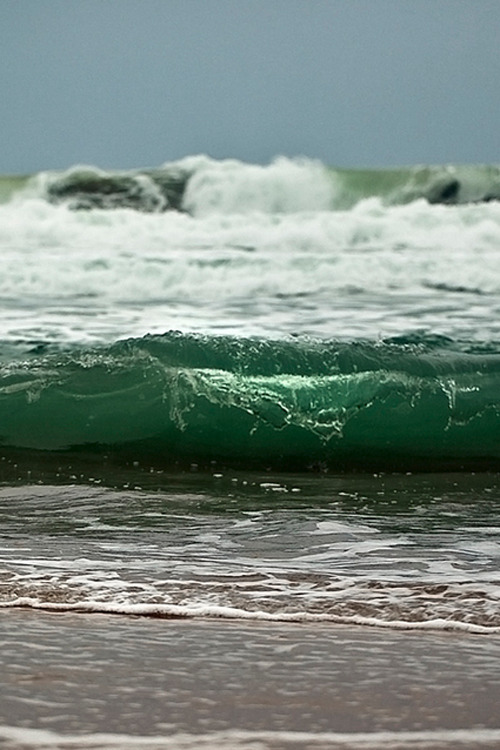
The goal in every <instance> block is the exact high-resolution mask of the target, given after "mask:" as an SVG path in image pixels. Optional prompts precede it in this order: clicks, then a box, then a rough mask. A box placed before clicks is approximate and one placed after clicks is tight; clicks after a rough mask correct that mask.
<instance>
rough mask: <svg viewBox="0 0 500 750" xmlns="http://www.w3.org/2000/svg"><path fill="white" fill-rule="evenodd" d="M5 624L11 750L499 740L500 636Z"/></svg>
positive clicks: (5, 703)
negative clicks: (499, 676)
mask: <svg viewBox="0 0 500 750" xmlns="http://www.w3.org/2000/svg"><path fill="white" fill-rule="evenodd" d="M0 631H1V640H2V644H3V646H2V651H1V654H0V665H1V670H0V671H1V674H2V676H3V677H2V682H3V683H4V688H3V692H4V698H3V700H2V702H1V705H0V739H3V740H4V742H6V743H7V744H6V748H8V749H9V750H14V749H16V750H18V749H19V750H20V749H21V748H23V749H24V748H43V747H47V748H48V747H52V748H58V747H61V748H63V747H64V748H77V747H82V748H84V747H93V748H97V747H99V748H101V747H102V748H104V747H114V748H119V747H123V748H132V747H134V746H137V747H140V746H148V747H150V748H151V747H155V742H156V743H157V745H156V746H157V747H161V746H163V747H178V748H182V749H184V748H195V747H200V748H205V747H206V748H210V747H214V748H215V747H219V748H225V747H227V748H239V747H241V748H251V749H252V750H254V748H259V750H260V749H261V748H273V749H274V748H280V749H281V748H292V747H295V748H296V747H311V748H321V747H336V746H338V747H346V746H349V747H351V748H353V747H360V748H362V747H366V748H370V749H372V748H378V747H380V748H382V747H384V748H389V747H391V748H392V747H394V748H406V747H408V748H410V747H411V748H420V747H421V748H424V747H425V748H426V750H428V749H429V748H436V749H437V748H446V749H447V750H452V748H455V747H460V748H470V749H471V750H472V749H473V748H479V747H481V748H482V747H484V748H490V747H491V748H494V747H498V745H499V744H500V722H498V718H497V714H498V711H497V707H498V704H499V702H500V686H499V685H498V679H497V675H498V663H499V658H500V639H499V638H498V637H484V636H481V637H479V636H476V635H469V634H463V633H457V632H449V631H447V632H436V631H433V632H429V631H427V632H422V631H393V630H387V629H381V628H375V627H370V628H365V627H359V626H358V627H357V626H347V625H335V624H327V623H314V624H310V623H294V624H286V623H267V622H261V623H259V622H256V621H252V622H245V621H237V620H232V621H230V622H229V621H221V620H218V621H214V620H209V619H205V620H203V619H201V618H200V619H197V620H185V619H183V620H179V619H169V620H165V619H158V618H147V617H141V618H139V617H127V616H122V617H117V616H116V615H105V614H81V613H78V614H75V613H48V612H46V611H45V612H44V611H41V610H14V609H12V610H3V611H2V612H1V613H0ZM158 743H160V744H158ZM349 743H350V744H349Z"/></svg>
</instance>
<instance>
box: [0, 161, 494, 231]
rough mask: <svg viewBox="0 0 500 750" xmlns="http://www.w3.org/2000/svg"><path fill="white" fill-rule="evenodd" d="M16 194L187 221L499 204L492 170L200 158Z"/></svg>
mask: <svg viewBox="0 0 500 750" xmlns="http://www.w3.org/2000/svg"><path fill="white" fill-rule="evenodd" d="M20 189H24V190H26V191H27V192H28V193H30V194H31V195H33V194H37V195H39V196H41V197H44V198H45V199H46V200H48V201H49V202H51V203H55V204H58V203H65V204H67V205H68V206H69V207H70V208H73V209H92V208H100V209H115V208H132V209H135V210H139V211H144V212H153V213H155V212H163V211H167V210H175V211H183V212H187V213H190V214H192V215H195V216H200V215H206V214H211V213H224V214H228V213H229V214H234V213H249V212H254V211H262V212H264V213H294V212H297V211H307V210H315V211H324V210H335V209H337V210H339V209H348V208H351V207H353V206H354V205H356V204H357V203H359V202H360V201H361V200H364V199H367V198H374V197H375V198H380V199H381V201H382V202H383V203H384V204H385V205H400V204H406V203H410V202H412V201H414V200H419V199H424V200H426V201H428V202H429V203H431V204H435V203H440V204H447V205H453V204H464V203H476V202H484V201H491V200H499V199H500V166H497V165H443V166H425V165H422V166H413V167H400V168H392V169H335V168H332V167H327V166H325V165H323V164H322V163H321V162H319V161H314V160H310V159H305V158H301V159H288V158H284V157H280V158H277V159H275V160H274V161H273V162H271V163H270V164H268V165H264V166H262V165H257V164H246V163H243V162H240V161H237V160H235V159H226V160H219V161H217V160H214V159H211V158H209V157H207V156H203V155H200V156H190V157H186V158H185V159H181V160H179V161H177V162H171V163H167V164H165V165H163V166H161V167H158V168H149V169H136V170H128V171H123V170H121V171H120V170H115V171H109V170H108V171H106V170H103V169H99V168H97V167H92V166H74V167H72V168H70V169H68V170H66V171H62V172H44V173H41V174H39V175H35V176H34V177H33V178H31V180H29V181H27V180H26V178H13V177H4V178H0V199H3V200H5V199H6V198H8V197H10V196H11V195H12V193H13V192H15V191H18V190H20Z"/></svg>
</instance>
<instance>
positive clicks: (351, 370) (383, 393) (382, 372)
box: [0, 332, 500, 469]
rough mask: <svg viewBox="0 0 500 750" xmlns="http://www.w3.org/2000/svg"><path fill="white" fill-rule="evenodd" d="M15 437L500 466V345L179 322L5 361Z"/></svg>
mask: <svg viewBox="0 0 500 750" xmlns="http://www.w3.org/2000/svg"><path fill="white" fill-rule="evenodd" d="M0 439H1V442H2V444H3V446H5V447H7V446H10V447H17V448H35V449H44V450H63V449H69V448H75V447H77V446H80V447H81V446H95V445H100V446H112V447H114V448H116V449H120V448H125V447H127V446H134V450H135V451H136V453H137V452H139V453H140V452H141V451H143V452H146V453H147V454H148V455H151V454H154V455H156V456H157V457H159V458H160V459H161V460H163V461H164V462H165V463H166V464H168V463H171V462H174V461H178V460H181V461H182V460H187V461H200V460H201V461H209V460H218V461H226V462H235V463H238V464H243V465H248V466H250V465H252V466H255V465H259V466H262V467H264V466H267V465H271V466H274V467H279V466H283V467H285V466H286V467H288V468H297V469H304V468H305V467H307V466H312V465H316V466H327V467H332V468H336V467H337V468H340V467H342V466H344V465H349V466H359V467H363V466H380V467H381V468H382V467H406V468H411V467H414V466H419V467H422V468H426V467H430V466H431V465H432V466H433V467H435V466H437V465H443V466H448V465H450V466H451V465H453V466H464V467H465V466H466V467H473V466H475V465H477V466H481V467H484V466H491V467H495V466H497V465H500V353H499V352H498V351H496V350H494V349H491V348H490V349H484V350H480V349H478V350H477V351H474V350H471V349H470V348H469V349H467V348H466V347H458V346H457V345H455V344H453V343H452V342H448V341H446V340H444V341H443V340H440V339H437V340H435V341H431V340H426V341H424V340H422V341H418V342H411V341H389V342H381V343H376V344H370V343H358V342H356V343H339V342H335V341H328V342H324V341H309V340H302V339H291V340H286V341H268V340H259V339H238V338H230V337H209V336H202V335H198V336H197V335H183V334H180V333H177V332H170V333H167V334H165V335H163V336H146V337H144V338H141V339H131V340H127V341H121V342H117V343H116V344H114V345H112V346H109V347H102V348H96V349H87V350H79V351H75V352H69V353H68V352H67V353H57V354H51V355H48V356H46V357H42V358H34V359H27V360H25V361H15V362H8V363H4V364H3V365H2V366H1V368H0Z"/></svg>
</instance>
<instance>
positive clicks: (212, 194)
mask: <svg viewBox="0 0 500 750" xmlns="http://www.w3.org/2000/svg"><path fill="white" fill-rule="evenodd" d="M165 166H166V167H167V168H168V167H170V168H172V167H174V168H180V169H181V170H182V171H183V170H185V171H187V172H191V173H192V176H191V177H190V179H189V181H188V184H187V188H186V192H185V194H184V200H183V206H184V208H185V209H186V210H188V211H189V212H191V213H192V214H194V215H195V216H207V215H208V214H212V213H217V214H224V215H226V216H227V215H228V214H251V213H255V212H265V213H296V212H299V211H326V210H329V209H331V208H332V207H333V204H334V189H333V181H332V178H331V175H330V174H329V173H328V171H327V169H326V168H325V167H324V166H323V164H321V162H318V161H312V160H310V159H287V158H285V157H279V158H277V159H275V160H274V161H272V162H271V164H269V165H267V166H261V165H258V164H245V163H243V162H240V161H238V160H236V159H225V160H222V161H216V160H214V159H210V158H209V157H207V156H195V157H188V158H187V159H185V160H182V161H180V162H177V163H176V164H175V165H165Z"/></svg>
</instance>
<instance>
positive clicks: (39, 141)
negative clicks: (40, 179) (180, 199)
mask: <svg viewBox="0 0 500 750" xmlns="http://www.w3.org/2000/svg"><path fill="white" fill-rule="evenodd" d="M499 39H500V0H43V1H42V0H0V64H1V68H2V72H3V75H2V77H1V83H0V97H1V98H0V108H1V109H0V112H1V117H0V155H1V163H0V173H3V174H25V173H31V172H35V171H39V170H42V169H63V168H66V167H69V166H71V165H73V164H92V165H96V166H100V167H102V168H105V169H109V168H117V169H128V168H133V167H143V166H158V165H160V164H162V163H164V162H167V161H174V160H177V159H180V158H182V157H184V156H187V155H191V154H199V153H205V154H208V155H209V156H212V157H213V158H217V159H221V158H236V159H240V160H242V161H247V162H253V163H261V164H265V163H267V162H269V161H270V160H272V159H273V158H274V157H276V156H279V155H284V156H290V157H294V156H305V157H310V158H313V159H319V160H321V161H323V162H324V163H326V164H329V165H332V166H341V167H389V166H400V165H410V164H424V163H427V164H431V163H433V164H443V163H498V162H500V156H499V147H500V43H499Z"/></svg>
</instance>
